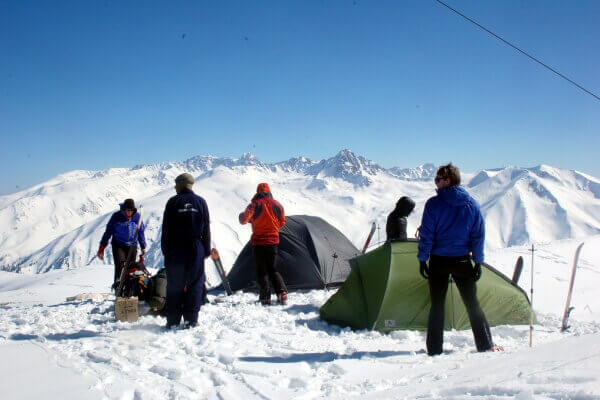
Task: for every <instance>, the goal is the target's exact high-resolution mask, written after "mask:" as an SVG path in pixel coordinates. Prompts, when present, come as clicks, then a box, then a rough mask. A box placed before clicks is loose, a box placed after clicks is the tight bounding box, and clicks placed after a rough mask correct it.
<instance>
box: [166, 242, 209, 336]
mask: <svg viewBox="0 0 600 400" xmlns="http://www.w3.org/2000/svg"><path fill="white" fill-rule="evenodd" d="M165 267H166V268H167V304H166V311H167V325H168V326H172V325H179V323H180V322H181V317H182V316H183V319H184V321H186V322H189V323H191V324H196V323H197V322H198V312H199V311H200V306H201V305H202V296H203V294H204V280H205V277H204V247H203V246H202V243H200V242H196V243H194V244H193V246H191V247H190V248H186V249H177V250H175V251H173V252H171V253H169V254H168V255H165Z"/></svg>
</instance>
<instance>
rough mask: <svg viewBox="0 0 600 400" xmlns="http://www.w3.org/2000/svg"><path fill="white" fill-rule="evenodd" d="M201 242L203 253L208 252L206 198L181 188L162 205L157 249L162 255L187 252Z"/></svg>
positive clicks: (208, 223) (206, 253)
mask: <svg viewBox="0 0 600 400" xmlns="http://www.w3.org/2000/svg"><path fill="white" fill-rule="evenodd" d="M200 243H201V244H202V250H203V252H204V256H207V255H208V254H209V253H210V218H209V215H208V206H207V205H206V201H205V200H204V199H203V198H202V197H200V196H198V195H196V194H194V192H193V191H191V190H190V189H184V190H183V191H182V192H181V193H179V194H177V195H176V196H173V197H171V198H170V199H169V201H168V202H167V205H166V206H165V213H164V215H163V224H162V236H161V249H162V252H163V254H164V255H165V256H166V255H169V254H171V253H173V252H177V253H180V254H182V255H183V254H188V253H189V252H193V251H195V250H197V249H198V246H199V244H200Z"/></svg>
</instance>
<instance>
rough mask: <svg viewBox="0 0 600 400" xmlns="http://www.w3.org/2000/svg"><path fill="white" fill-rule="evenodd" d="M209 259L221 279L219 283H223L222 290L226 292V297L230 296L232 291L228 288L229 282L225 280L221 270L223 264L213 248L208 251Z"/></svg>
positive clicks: (223, 271) (223, 272)
mask: <svg viewBox="0 0 600 400" xmlns="http://www.w3.org/2000/svg"><path fill="white" fill-rule="evenodd" d="M210 258H212V260H213V262H214V263H215V268H216V269H217V272H218V273H219V276H220V277H221V282H222V283H223V288H224V289H225V291H226V292H227V296H231V295H232V294H233V291H232V290H231V286H229V280H228V279H227V275H226V274H225V269H224V268H223V263H222V262H221V257H220V256H219V252H218V251H217V249H215V248H214V247H213V249H212V250H211V251H210Z"/></svg>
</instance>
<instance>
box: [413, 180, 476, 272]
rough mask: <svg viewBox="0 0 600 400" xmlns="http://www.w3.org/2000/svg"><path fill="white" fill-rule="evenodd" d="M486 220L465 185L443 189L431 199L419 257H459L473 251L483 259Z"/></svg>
mask: <svg viewBox="0 0 600 400" xmlns="http://www.w3.org/2000/svg"><path fill="white" fill-rule="evenodd" d="M484 241H485V222H484V220H483V216H482V215H481V210H480V209H479V204H478V203H477V202H476V201H475V199H473V198H472V197H471V196H470V195H469V193H467V191H466V190H465V189H463V188H462V187H461V186H450V187H448V188H445V189H439V190H438V191H437V196H434V197H432V198H430V199H429V200H427V203H425V210H424V211H423V219H422V221H421V229H420V239H419V254H418V255H417V257H418V258H419V261H427V259H428V258H429V255H430V254H434V255H437V256H446V257H457V256H465V255H469V252H472V253H473V260H474V261H475V262H476V263H482V262H483V244H484Z"/></svg>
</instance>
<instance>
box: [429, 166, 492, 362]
mask: <svg viewBox="0 0 600 400" xmlns="http://www.w3.org/2000/svg"><path fill="white" fill-rule="evenodd" d="M435 185H436V187H437V195H436V196H434V197H432V198H430V199H429V200H427V203H425V209H424V211H423V219H422V221H421V228H420V237H419V253H418V255H417V257H418V259H419V263H420V272H421V275H423V277H424V278H425V279H428V280H429V293H430V294H431V309H430V311H429V323H428V325H427V353H428V354H429V355H436V354H441V353H442V343H443V329H444V303H445V301H446V292H447V291H448V280H449V277H450V275H452V278H453V279H454V282H456V286H457V287H458V290H459V291H460V296H461V298H462V300H463V302H464V303H465V307H466V309H467V312H468V314H469V320H470V322H471V328H472V330H473V336H474V337H475V346H476V347H477V351H487V350H490V349H491V348H492V347H493V343H492V335H491V333H490V328H489V326H488V322H487V320H486V318H485V315H484V314H483V311H482V310H481V306H480V305H479V300H477V286H476V283H475V282H476V281H477V280H478V279H479V278H480V276H481V263H483V244H484V241H485V224H484V220H483V216H482V215H481V210H480V208H479V204H477V202H476V201H475V199H473V198H472V197H471V196H470V195H469V193H467V191H466V190H465V189H464V188H462V187H461V186H460V171H459V170H458V168H456V167H455V166H454V165H452V163H450V164H448V165H444V166H442V167H440V168H439V169H438V171H437V174H436V177H435ZM470 254H473V261H474V262H475V265H474V266H473V264H472V263H471V257H470ZM428 259H429V266H428V265H427V260H428Z"/></svg>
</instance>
